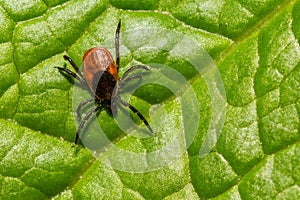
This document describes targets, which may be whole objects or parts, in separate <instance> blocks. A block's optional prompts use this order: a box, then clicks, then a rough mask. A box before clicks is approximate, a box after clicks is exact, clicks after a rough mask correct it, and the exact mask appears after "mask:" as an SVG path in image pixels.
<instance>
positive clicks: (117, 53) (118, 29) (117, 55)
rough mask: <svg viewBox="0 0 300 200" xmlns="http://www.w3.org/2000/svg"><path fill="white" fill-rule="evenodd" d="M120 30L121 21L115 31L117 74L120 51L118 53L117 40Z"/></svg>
mask: <svg viewBox="0 0 300 200" xmlns="http://www.w3.org/2000/svg"><path fill="white" fill-rule="evenodd" d="M120 29H121V19H120V21H119V23H118V26H117V29H116V38H115V46H116V65H117V70H118V72H119V65H120V51H119V45H120V44H119V39H120Z"/></svg>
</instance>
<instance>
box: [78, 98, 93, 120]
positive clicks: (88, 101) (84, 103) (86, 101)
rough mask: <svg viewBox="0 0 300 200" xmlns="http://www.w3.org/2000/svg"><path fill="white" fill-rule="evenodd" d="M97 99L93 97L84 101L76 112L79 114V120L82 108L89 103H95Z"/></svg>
mask: <svg viewBox="0 0 300 200" xmlns="http://www.w3.org/2000/svg"><path fill="white" fill-rule="evenodd" d="M95 100H96V98H95V97H92V98H90V99H87V100H84V101H83V102H81V103H80V104H79V105H78V107H77V110H76V113H77V118H78V119H80V120H81V114H80V110H81V108H82V106H84V105H86V104H87V103H90V102H92V101H95Z"/></svg>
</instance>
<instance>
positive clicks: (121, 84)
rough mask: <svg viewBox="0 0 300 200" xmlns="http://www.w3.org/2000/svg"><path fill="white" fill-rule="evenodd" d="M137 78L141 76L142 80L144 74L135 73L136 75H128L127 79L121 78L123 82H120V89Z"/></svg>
mask: <svg viewBox="0 0 300 200" xmlns="http://www.w3.org/2000/svg"><path fill="white" fill-rule="evenodd" d="M136 78H139V79H140V80H141V79H142V75H141V74H135V75H132V76H129V77H127V78H126V79H125V80H123V79H122V80H121V81H122V82H120V85H119V89H121V88H123V87H124V85H125V84H126V83H128V82H129V81H131V80H132V79H136Z"/></svg>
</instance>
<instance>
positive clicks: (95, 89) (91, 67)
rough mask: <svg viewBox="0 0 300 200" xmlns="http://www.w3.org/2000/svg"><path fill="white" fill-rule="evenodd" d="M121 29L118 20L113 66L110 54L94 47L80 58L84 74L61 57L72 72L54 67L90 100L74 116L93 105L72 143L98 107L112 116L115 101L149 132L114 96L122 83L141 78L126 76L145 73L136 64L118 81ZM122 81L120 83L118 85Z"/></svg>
mask: <svg viewBox="0 0 300 200" xmlns="http://www.w3.org/2000/svg"><path fill="white" fill-rule="evenodd" d="M120 28H121V20H120V21H119V23H118V26H117V29H116V35H115V49H116V63H115V62H114V60H113V58H112V55H111V54H110V52H109V51H108V50H107V49H105V48H102V47H94V48H91V49H89V50H88V51H87V52H86V53H85V54H84V56H83V59H82V67H83V71H84V74H82V72H81V71H80V70H79V68H78V67H77V66H76V64H75V63H74V61H73V60H72V59H71V58H70V57H68V56H66V55H64V59H65V60H67V61H68V62H69V63H70V64H71V65H72V67H73V68H74V69H75V71H76V73H74V72H72V71H71V70H69V69H66V68H61V67H56V68H58V69H59V70H60V71H63V72H65V73H67V74H69V75H71V76H73V77H74V78H76V79H77V80H78V81H79V82H80V83H81V84H82V85H83V86H85V87H87V88H89V89H90V90H91V92H92V93H93V95H94V97H92V98H90V99H87V100H85V101H83V102H81V103H80V104H79V106H78V108H77V116H78V118H79V119H81V114H80V110H81V108H82V107H83V106H84V105H86V104H87V103H90V102H93V101H95V102H96V103H97V106H96V107H94V108H93V109H91V110H90V111H89V112H88V113H87V114H86V115H85V117H84V118H83V119H82V120H81V122H80V124H79V127H78V129H77V132H76V137H75V144H77V142H78V139H79V135H80V132H81V130H82V128H83V127H84V125H85V123H86V122H87V120H88V119H89V118H90V117H91V115H92V114H93V113H95V112H97V111H98V110H99V109H100V108H101V107H106V108H107V109H108V110H109V111H110V112H111V113H116V112H117V110H116V102H120V103H121V104H122V105H124V106H126V107H128V108H129V109H130V110H132V111H133V112H134V113H135V114H137V115H138V117H139V118H140V119H141V120H142V121H143V122H144V124H145V125H146V126H147V128H148V129H149V131H150V132H151V133H153V131H152V129H151V127H150V125H149V123H148V122H147V120H146V119H145V117H144V116H143V115H142V114H141V113H140V112H139V111H138V110H137V109H136V108H135V107H133V106H132V105H130V104H129V103H127V102H125V101H123V100H122V99H121V98H120V96H119V95H118V90H119V89H120V88H122V87H123V86H124V84H125V83H126V82H128V81H130V80H132V79H134V78H141V75H139V74H135V75H131V76H129V73H130V72H132V71H134V70H136V69H145V70H149V68H148V67H147V66H143V65H136V66H133V67H131V68H130V69H128V70H127V71H126V72H125V73H124V74H123V76H122V77H121V78H118V72H119V64H120V53H119V35H120ZM119 82H122V84H119Z"/></svg>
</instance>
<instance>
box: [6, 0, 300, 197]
mask: <svg viewBox="0 0 300 200" xmlns="http://www.w3.org/2000/svg"><path fill="white" fill-rule="evenodd" d="M299 11H300V1H297V0H280V1H278V0H265V1H259V0H254V1H250V0H243V1H235V0H226V1H225V0H221V1H209V0H208V1H207V0H184V1H179V0H169V1H150V0H142V1H138V2H137V1H132V0H126V1H125V0H122V1H117V0H111V1H108V0H104V1H94V0H86V1H83V0H70V1H66V0H64V1H57V0H52V1H51V0H44V1H42V0H19V1H10V0H2V1H0V27H1V34H0V51H1V56H0V68H1V70H0V130H1V134H0V157H1V159H0V197H1V199H49V198H53V199H300V167H299V166H300V143H299V141H300V131H299V130H300V128H299V126H300V121H299V118H300V117H299V116H300V101H299V100H300V47H299V41H300V12H299ZM120 18H121V19H122V30H121V32H126V31H130V30H133V29H138V28H144V27H147V28H148V27H152V28H156V29H158V30H159V29H168V30H170V31H172V30H176V31H178V32H180V33H182V34H185V35H187V36H189V37H191V38H193V39H194V40H195V42H197V43H199V44H200V45H201V46H202V47H203V49H205V50H206V51H207V52H208V53H209V55H210V56H211V57H212V58H213V59H214V61H215V63H216V65H217V67H218V69H219V71H220V74H221V76H222V79H223V82H224V86H225V91H226V99H227V100H226V101H227V102H226V118H225V124H224V126H223V130H222V134H221V136H220V138H219V140H218V142H217V144H216V146H215V148H214V149H213V151H212V152H210V153H209V154H207V155H206V156H204V157H199V156H198V154H199V150H200V147H201V144H202V142H203V137H204V135H205V134H206V131H207V130H208V127H209V123H210V122H209V120H210V117H211V111H212V107H213V106H214V105H211V104H210V94H209V91H208V88H207V86H206V83H205V81H204V80H203V77H201V76H194V71H193V70H192V69H191V68H190V66H189V65H188V64H187V63H185V62H183V61H182V60H180V59H178V58H176V57H172V56H168V55H167V54H166V52H163V51H161V52H158V53H157V52H154V51H152V50H149V51H146V50H145V51H134V50H133V49H130V48H129V50H130V51H129V52H127V54H125V55H124V54H122V52H121V56H122V57H121V68H120V74H122V73H124V72H125V70H126V69H128V68H129V67H130V66H132V65H134V64H136V63H150V62H156V63H161V64H165V65H168V66H171V67H173V68H174V69H176V70H178V71H179V72H180V73H181V74H183V75H184V77H186V78H187V79H189V81H190V83H191V84H192V86H193V89H194V91H195V92H196V93H197V94H198V98H199V99H198V101H199V104H200V105H201V106H200V110H199V112H200V116H201V117H200V120H199V127H198V132H197V134H196V136H195V138H194V140H193V143H192V144H191V146H190V147H189V148H188V149H187V150H185V149H184V148H182V147H181V146H180V148H179V151H180V152H181V153H182V154H183V156H182V157H181V158H180V159H178V160H176V162H174V163H170V165H168V166H165V167H163V168H160V169H158V170H156V171H151V172H145V173H129V172H124V171H120V170H114V169H112V168H110V167H108V166H107V165H105V164H104V162H102V160H101V158H100V159H95V158H94V157H93V155H92V154H91V153H90V152H89V151H88V150H87V149H86V148H84V147H83V146H82V145H79V146H76V147H72V142H73V140H74V134H75V132H76V125H75V124H74V118H73V113H72V97H73V96H72V92H73V80H72V79H71V78H69V77H68V76H63V75H62V74H61V73H59V72H58V71H57V69H55V68H54V66H64V64H65V62H64V60H63V58H62V55H64V54H68V55H69V56H71V57H72V58H73V59H74V61H75V63H77V64H78V65H80V63H81V60H82V56H83V54H84V53H85V51H86V50H87V49H89V48H91V47H94V46H101V44H102V43H103V42H104V41H106V40H109V39H112V42H113V37H114V32H115V28H116V25H117V22H118V20H119V19H120ZM136 34H137V36H139V34H142V33H140V32H138V31H137V32H136ZM121 35H122V33H121ZM127 45H128V47H129V46H130V44H127ZM111 47H113V45H111V46H110V47H107V48H111ZM68 67H69V65H68ZM130 102H131V103H132V104H133V105H135V106H136V107H137V108H138V110H140V111H141V112H142V113H149V112H150V111H151V110H155V108H156V107H157V106H162V107H163V108H164V109H165V111H166V112H167V115H166V116H163V117H162V118H159V119H164V120H167V121H170V122H171V123H167V124H168V125H166V127H165V129H168V130H173V131H174V135H175V134H176V130H181V129H182V124H181V121H180V120H181V115H182V112H181V105H180V101H178V99H176V98H174V97H173V94H172V92H170V91H168V90H164V89H163V88H160V87H159V86H155V85H149V86H144V87H141V88H140V89H139V90H137V91H136V92H135V94H134V96H133V97H132V98H131V100H130ZM159 108H160V107H159ZM191 112H192V111H191ZM155 113H156V116H158V115H159V114H160V112H159V109H156V112H155ZM155 113H154V114H155ZM145 116H146V118H148V117H149V115H148V114H147V115H145ZM164 117H165V118H164ZM98 119H99V123H100V124H102V125H103V126H102V128H103V130H104V131H105V133H106V134H107V135H108V138H109V139H110V140H111V141H113V142H114V143H115V144H117V145H118V146H120V147H122V148H124V149H128V150H131V151H135V152H147V151H151V150H153V149H155V148H157V147H156V146H155V145H154V144H155V141H154V140H151V139H149V140H147V139H136V138H135V137H131V136H127V135H125V134H124V133H123V132H122V131H121V130H120V129H119V128H118V127H117V126H116V124H115V123H114V122H113V119H112V118H111V117H110V116H109V115H108V114H107V113H106V112H101V114H99V115H98ZM134 120H135V121H136V122H137V123H139V120H138V119H137V118H135V117H134ZM152 120H153V121H155V119H152ZM153 121H152V122H153ZM161 123H163V122H161ZM170 133H171V131H170ZM87 137H88V136H87ZM161 138H162V140H161V142H162V143H163V142H166V141H168V139H170V138H172V134H170V135H165V136H161ZM87 139H89V138H87ZM179 140H180V141H181V142H184V140H183V138H179ZM103 145H104V144H103ZM106 148H108V150H109V147H106ZM116 156H117V155H116ZM117 158H118V157H117ZM120 159H121V158H120ZM147 159H148V160H147V161H148V164H150V163H151V162H150V161H151V158H147ZM154 161H155V160H154ZM129 164H130V163H129ZM141 164H142V163H141Z"/></svg>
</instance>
